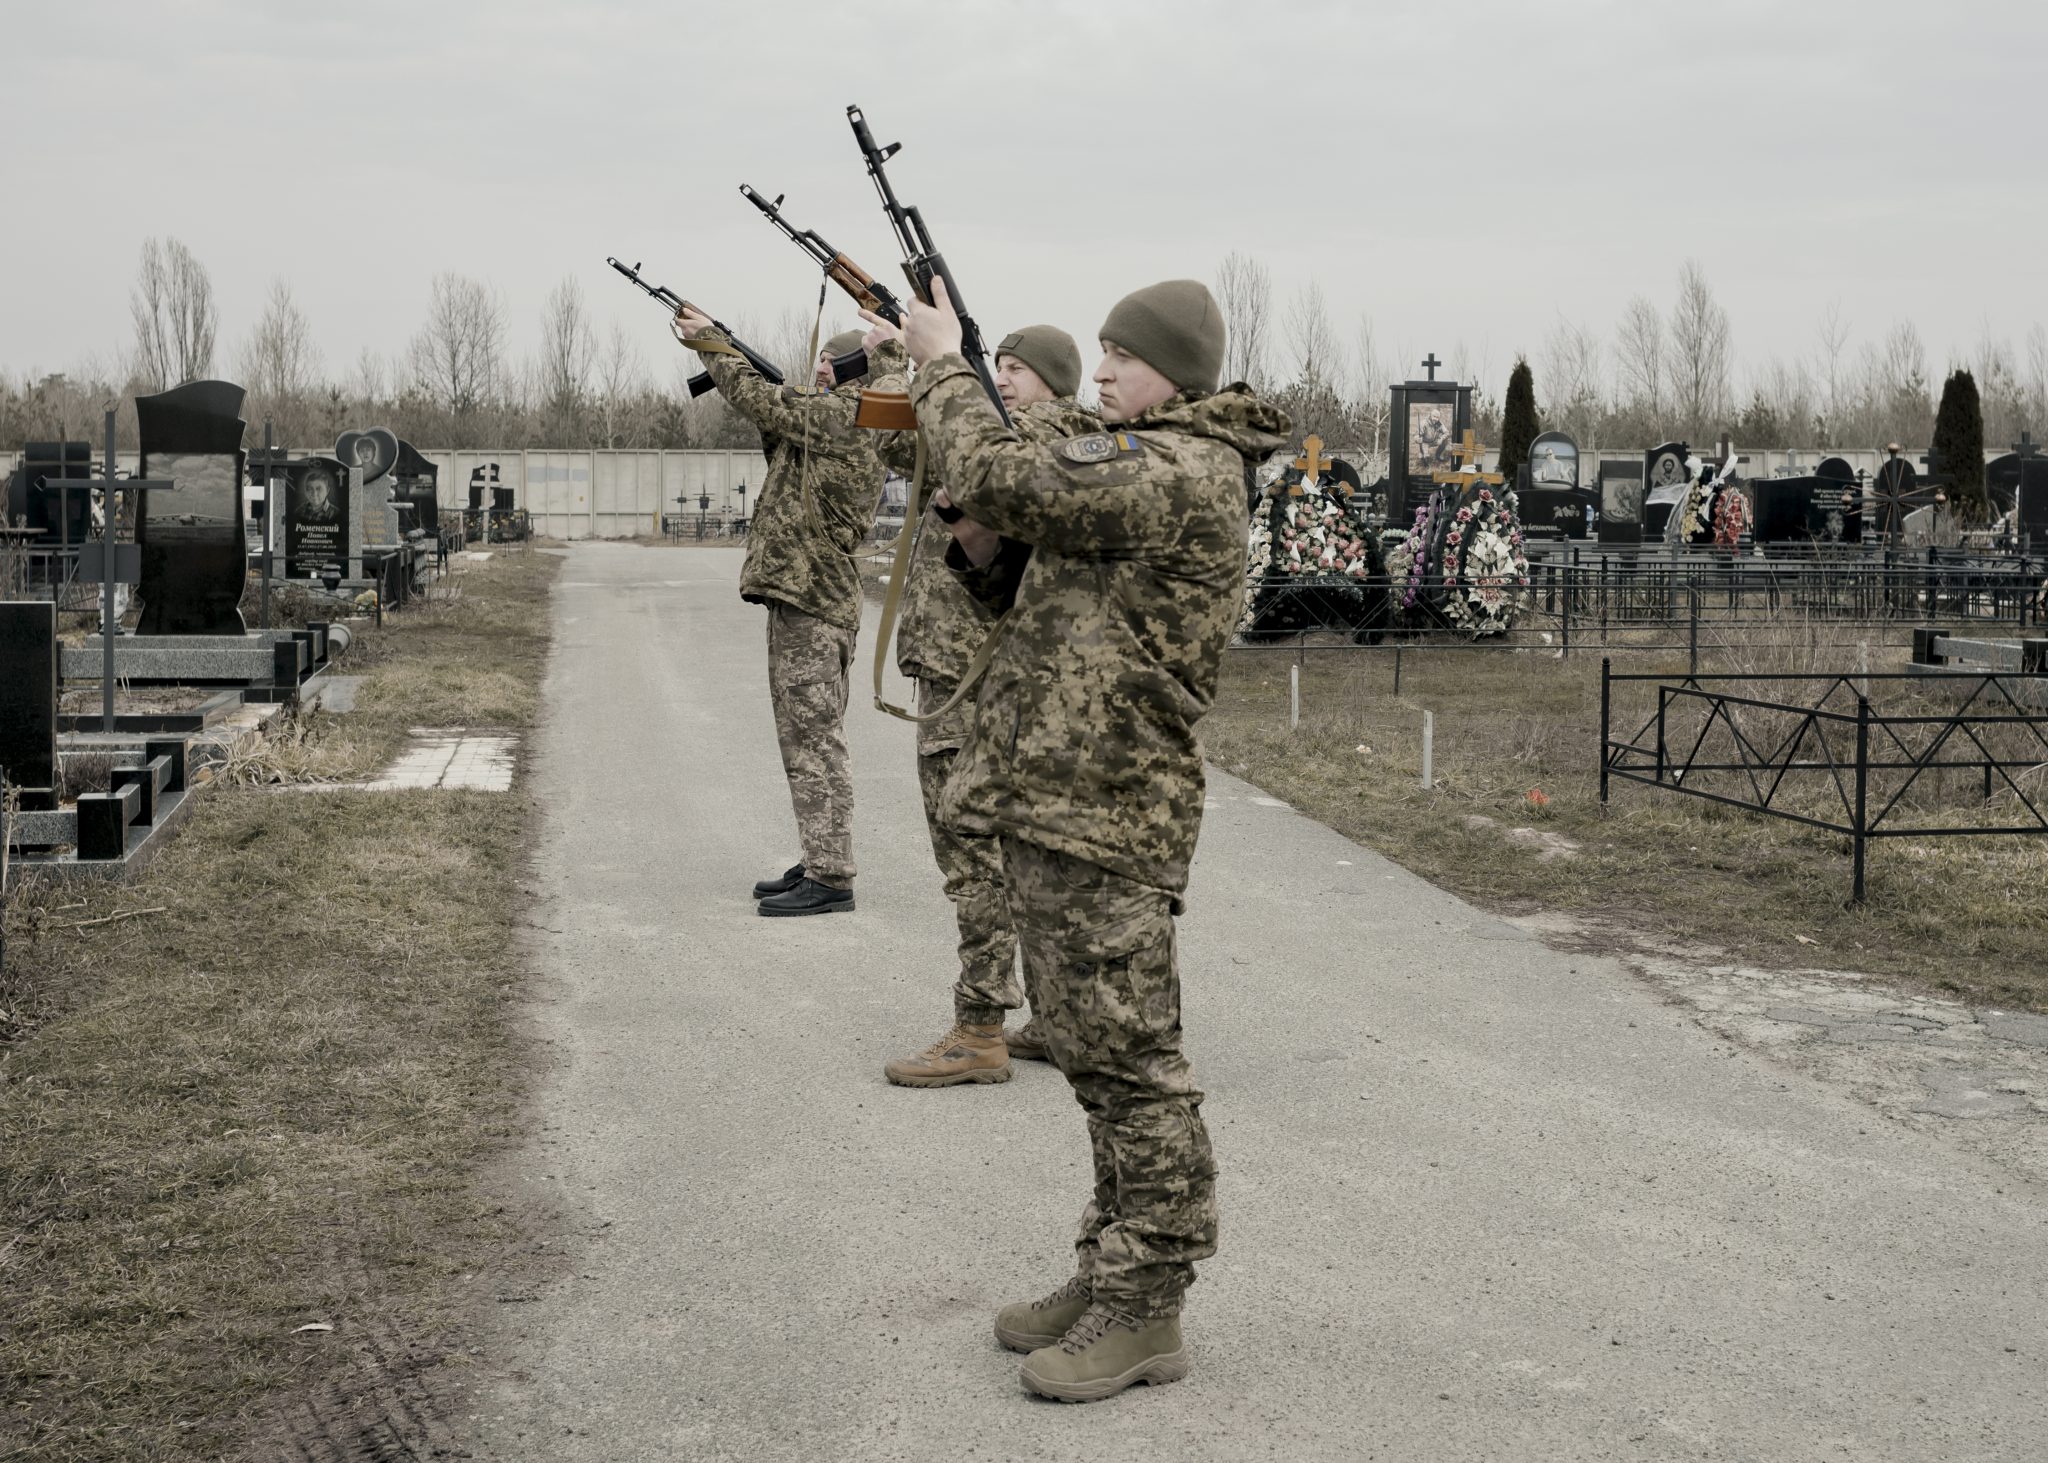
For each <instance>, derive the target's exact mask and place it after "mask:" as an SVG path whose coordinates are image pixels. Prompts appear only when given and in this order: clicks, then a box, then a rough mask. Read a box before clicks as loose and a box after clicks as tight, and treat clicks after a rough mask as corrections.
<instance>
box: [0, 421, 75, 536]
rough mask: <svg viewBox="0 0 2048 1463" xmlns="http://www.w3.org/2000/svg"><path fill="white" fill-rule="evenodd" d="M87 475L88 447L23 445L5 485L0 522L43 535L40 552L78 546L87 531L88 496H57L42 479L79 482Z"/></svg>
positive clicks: (69, 443)
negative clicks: (3, 506) (11, 474)
mask: <svg viewBox="0 0 2048 1463" xmlns="http://www.w3.org/2000/svg"><path fill="white" fill-rule="evenodd" d="M91 476H92V444H91V443H90V442H25V443H23V444H22V448H21V464H20V466H18V467H17V468H15V470H14V474H13V476H12V477H10V478H9V479H8V483H7V503H6V507H5V510H4V512H5V517H6V521H7V522H8V523H10V524H11V523H15V522H17V521H18V522H19V523H20V524H21V525H22V526H23V527H25V528H39V529H41V530H42V531H43V538H42V541H41V544H42V547H44V548H48V547H51V546H53V545H61V544H82V543H84V542H85V541H86V539H87V538H88V537H89V536H90V533H91V528H92V495H91V494H89V493H83V492H70V493H61V492H58V491H57V490H56V489H54V488H45V487H43V486H41V483H42V480H43V479H45V478H48V479H49V480H50V481H51V482H57V481H59V480H66V481H73V482H76V481H81V480H83V479H85V478H88V477H91Z"/></svg>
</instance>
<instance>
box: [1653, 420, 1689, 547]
mask: <svg viewBox="0 0 2048 1463" xmlns="http://www.w3.org/2000/svg"><path fill="white" fill-rule="evenodd" d="M1691 455H1692V448H1691V447H1690V446H1689V445H1688V444H1686V443H1684V442H1666V443H1665V444H1664V445H1663V446H1661V447H1652V448H1651V449H1650V450H1649V451H1648V452H1645V453H1644V454H1643V535H1644V537H1646V538H1651V539H1659V538H1662V537H1663V536H1664V530H1665V527H1666V526H1667V525H1668V524H1669V523H1670V521H1671V515H1672V514H1673V513H1674V512H1676V511H1677V510H1678V508H1679V505H1680V504H1682V503H1683V502H1684V501H1685V495H1686V492H1687V490H1688V489H1689V488H1690V487H1691V486H1692V471H1691V469H1690V468H1688V467H1687V466H1686V458H1688V457H1690V456H1691Z"/></svg>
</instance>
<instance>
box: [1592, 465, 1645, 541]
mask: <svg viewBox="0 0 2048 1463" xmlns="http://www.w3.org/2000/svg"><path fill="white" fill-rule="evenodd" d="M1642 541H1643V465H1642V464H1641V463H1640V462H1603V463H1601V464H1600V542H1601V543H1603V544H1639V543H1641V542H1642Z"/></svg>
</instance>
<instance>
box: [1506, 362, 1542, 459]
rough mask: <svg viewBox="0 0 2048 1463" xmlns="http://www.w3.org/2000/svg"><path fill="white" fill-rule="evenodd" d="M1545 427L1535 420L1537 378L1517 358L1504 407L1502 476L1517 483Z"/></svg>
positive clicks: (1527, 363) (1525, 364) (1526, 364)
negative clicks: (1534, 444) (1535, 442)
mask: <svg viewBox="0 0 2048 1463" xmlns="http://www.w3.org/2000/svg"><path fill="white" fill-rule="evenodd" d="M1540 431H1542V425H1541V424H1540V423H1539V422H1538V421H1537V420H1536V378H1535V376H1534V374H1532V373H1531V372H1530V370H1529V362H1528V361H1527V360H1526V359H1517V360H1516V362H1515V369H1514V370H1513V371H1511V372H1509V374H1508V397H1507V401H1506V402H1505V403H1504V404H1503V406H1502V408H1501V419H1500V468H1499V471H1500V474H1501V476H1502V477H1504V478H1506V479H1507V481H1508V486H1509V487H1513V486H1514V484H1515V474H1516V473H1518V472H1520V471H1521V469H1522V465H1523V464H1524V463H1526V462H1527V461H1528V460H1529V445H1530V444H1531V443H1532V442H1534V441H1535V440H1536V434H1537V433H1538V432H1540Z"/></svg>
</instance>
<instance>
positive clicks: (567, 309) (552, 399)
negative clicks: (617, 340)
mask: <svg viewBox="0 0 2048 1463" xmlns="http://www.w3.org/2000/svg"><path fill="white" fill-rule="evenodd" d="M596 356H597V334H596V332H595V331H594V330H592V329H591V325H590V311H589V310H588V309H587V308H586V307H585V305H584V303H583V287H582V286H581V285H579V284H578V283H577V282H576V276H574V275H573V274H571V275H565V276H563V279H562V282H561V283H560V284H558V285H556V286H555V287H554V289H553V290H551V291H550V292H549V293H548V299H547V304H546V305H544V306H543V307H542V309H541V315H540V358H539V360H538V361H537V362H536V363H535V376H536V379H535V381H534V383H533V391H534V396H535V399H536V400H537V401H538V403H539V407H540V412H541V416H542V424H543V426H544V428H545V429H546V430H547V431H549V432H550V433H553V434H558V436H559V440H561V441H565V442H566V441H574V440H577V439H578V438H579V437H580V436H581V432H580V418H581V417H582V414H583V404H584V401H585V399H586V398H587V397H588V396H589V394H590V367H591V363H592V361H593V360H594V359H595V358H596Z"/></svg>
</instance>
